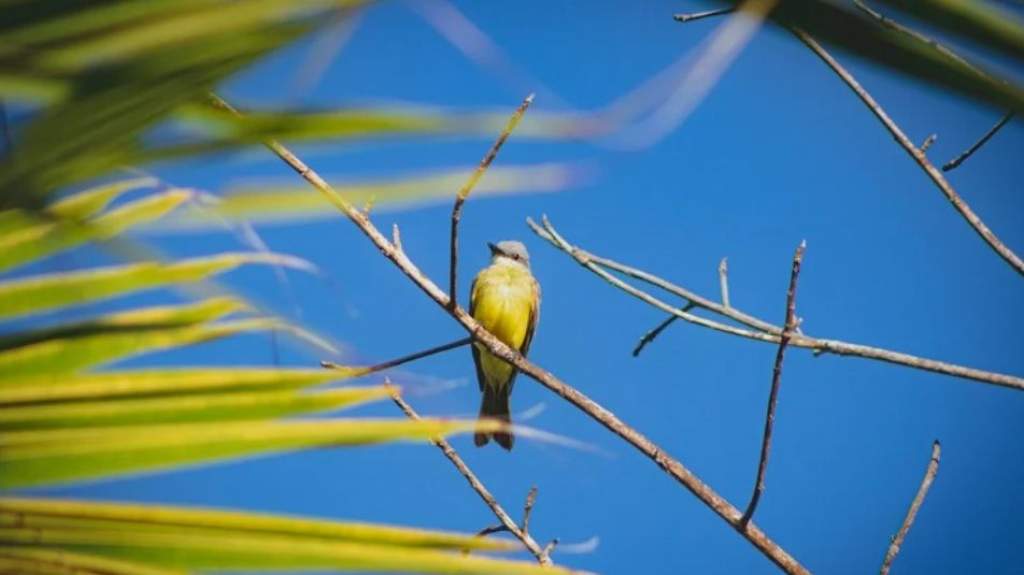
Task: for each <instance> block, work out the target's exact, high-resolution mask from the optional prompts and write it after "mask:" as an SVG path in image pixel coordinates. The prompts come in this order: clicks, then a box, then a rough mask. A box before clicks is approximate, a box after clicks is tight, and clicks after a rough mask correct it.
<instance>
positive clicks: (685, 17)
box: [672, 8, 736, 22]
mask: <svg viewBox="0 0 1024 575" xmlns="http://www.w3.org/2000/svg"><path fill="white" fill-rule="evenodd" d="M735 11H736V8H719V9H717V10H705V11H703V12H690V13H680V14H673V15H672V18H674V19H675V21H676V22H693V21H694V20H702V19H704V18H710V17H712V16H722V15H724V14H729V13H731V12H735Z"/></svg>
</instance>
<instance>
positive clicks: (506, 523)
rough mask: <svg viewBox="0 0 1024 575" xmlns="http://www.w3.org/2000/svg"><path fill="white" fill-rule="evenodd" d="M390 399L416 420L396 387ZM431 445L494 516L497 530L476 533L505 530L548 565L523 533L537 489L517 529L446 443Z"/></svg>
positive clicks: (440, 440) (546, 556)
mask: <svg viewBox="0 0 1024 575" xmlns="http://www.w3.org/2000/svg"><path fill="white" fill-rule="evenodd" d="M391 399H392V400H393V401H394V402H395V404H396V405H398V407H399V408H400V409H401V410H402V412H403V413H405V415H406V416H408V417H409V419H419V418H420V416H419V414H418V413H416V411H415V410H414V409H413V408H412V406H411V405H409V404H408V403H407V402H406V401H405V400H404V399H402V396H401V395H400V394H399V392H398V390H397V388H392V393H391ZM431 442H432V443H433V444H434V445H436V446H437V448H438V449H440V450H441V452H442V453H444V456H445V457H447V458H448V461H451V462H452V465H454V466H455V468H456V469H458V470H459V473H460V474H461V475H462V476H463V477H465V478H466V482H467V483H469V486H470V487H471V488H473V491H476V493H477V495H479V496H480V499H483V501H484V503H485V504H487V507H489V508H490V509H491V511H492V512H493V513H494V516H495V517H497V518H498V521H500V522H501V526H500V527H499V526H495V527H487V528H486V529H484V530H482V531H481V532H480V533H479V535H489V534H491V533H497V532H499V531H508V532H509V533H511V534H512V535H515V537H516V539H518V540H520V541H522V543H523V546H524V547H526V549H527V551H529V552H530V553H532V554H533V556H534V557H535V558H536V559H537V561H538V562H539V563H540V564H541V565H551V557H550V553H546V552H545V551H544V549H543V548H542V547H541V546H540V545H538V544H537V542H536V541H534V540H533V537H530V534H529V532H527V530H526V527H527V522H528V521H529V517H530V514H529V512H530V511H531V510H532V509H533V501H534V499H535V498H536V489H537V488H536V487H535V488H533V489H532V490H531V491H530V494H531V495H532V496H533V497H532V498H531V497H527V507H526V510H527V511H526V513H525V514H524V517H523V527H522V528H520V527H519V526H518V525H516V522H515V521H514V520H513V519H512V517H511V516H510V515H509V514H508V513H507V512H506V511H505V509H504V508H503V507H502V506H501V504H499V503H498V500H497V499H495V498H494V496H493V495H491V492H490V491H489V490H488V489H487V487H485V486H484V484H483V483H482V482H481V481H480V480H479V479H478V478H477V476H476V474H475V473H473V471H472V470H471V469H470V468H469V466H468V465H466V462H465V461H463V460H462V458H461V457H459V454H458V452H456V451H455V448H454V447H452V445H451V444H450V443H448V442H447V441H446V440H445V439H444V438H442V437H438V438H436V439H432V440H431Z"/></svg>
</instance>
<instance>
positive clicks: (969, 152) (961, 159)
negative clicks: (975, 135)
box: [942, 112, 1013, 172]
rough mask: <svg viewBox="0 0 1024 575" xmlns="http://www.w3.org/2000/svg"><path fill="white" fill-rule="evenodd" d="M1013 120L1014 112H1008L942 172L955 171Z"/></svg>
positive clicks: (947, 163) (947, 164)
mask: <svg viewBox="0 0 1024 575" xmlns="http://www.w3.org/2000/svg"><path fill="white" fill-rule="evenodd" d="M1011 118H1013V112H1007V113H1006V114H1005V115H1004V116H1003V117H1002V118H1000V119H999V121H998V122H996V124H995V125H994V126H992V127H991V128H989V130H988V131H987V132H985V135H984V136H982V137H981V138H980V139H979V140H978V141H977V142H974V144H973V145H972V146H971V147H970V148H967V149H966V150H964V151H963V152H962V153H961V154H960V155H959V156H957V157H955V158H953V159H952V160H950V161H948V162H946V164H945V165H943V166H942V171H943V172H948V171H950V170H953V169H955V168H956V167H957V166H959V165H960V164H962V163H964V160H966V159H967V158H970V157H971V155H972V154H974V152H977V151H978V148H980V147H982V146H984V145H985V143H986V142H988V141H989V140H990V139H991V138H992V136H994V135H995V134H996V132H998V131H999V130H1000V129H1001V128H1002V127H1003V126H1005V125H1006V123H1007V122H1009V121H1010V119H1011Z"/></svg>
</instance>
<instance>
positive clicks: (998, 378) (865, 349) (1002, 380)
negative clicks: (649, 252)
mask: <svg viewBox="0 0 1024 575" xmlns="http://www.w3.org/2000/svg"><path fill="white" fill-rule="evenodd" d="M527 223H528V224H529V226H530V227H531V229H533V231H534V233H536V234H537V235H538V236H540V237H541V238H543V239H545V240H547V241H548V242H550V243H551V244H552V245H553V246H555V247H556V248H558V249H560V250H562V251H563V252H565V253H566V254H568V255H569V256H570V257H572V258H573V259H574V260H576V262H577V263H579V264H580V265H581V266H583V267H584V268H586V269H588V270H590V271H591V272H593V273H594V274H596V275H597V276H599V277H600V278H602V279H604V280H605V281H607V282H608V283H610V284H612V285H613V286H615V287H617V288H619V289H621V290H622V291H624V292H626V293H628V294H630V295H632V296H633V297H635V298H637V299H639V300H641V301H643V302H645V303H647V304H649V305H651V306H653V307H655V308H658V309H660V310H662V311H664V312H666V313H668V314H671V315H675V316H678V317H679V318H680V319H683V320H686V321H688V322H690V323H693V324H696V325H699V326H702V327H706V328H710V329H713V330H715V331H720V332H723V333H728V334H731V335H736V336H739V337H744V338H747V339H752V340H756V341H762V342H765V343H774V344H777V343H779V339H780V336H781V334H782V328H780V327H779V326H776V325H773V324H771V323H768V322H766V321H764V320H762V319H759V318H756V317H753V316H751V315H748V314H745V313H743V312H741V311H739V310H738V309H736V308H735V307H728V308H727V307H725V306H723V305H721V304H718V303H717V302H713V301H711V300H709V299H707V298H704V297H701V296H699V295H697V294H695V293H693V292H692V291H690V290H688V289H686V288H684V287H681V286H678V285H676V284H673V283H672V282H670V281H668V280H666V279H664V278H661V277H658V276H656V275H654V274H651V273H649V272H646V271H643V270H640V269H637V268H634V267H631V266H628V265H626V264H622V263H619V262H616V261H614V260H610V259H608V258H604V257H601V256H598V255H595V254H592V253H590V252H587V251H586V250H584V249H582V248H580V247H578V246H573V245H571V244H570V243H569V242H567V241H566V240H565V239H564V238H562V237H561V236H560V235H559V234H558V232H557V231H555V229H554V227H553V226H551V224H550V222H547V221H545V227H543V228H542V227H541V226H539V225H537V224H536V223H535V222H533V221H532V220H528V221H527ZM608 270H612V271H615V272H618V273H621V274H623V275H625V276H628V277H632V278H635V279H638V280H640V281H643V282H645V283H648V284H650V285H653V286H655V287H658V288H660V289H663V290H665V291H667V292H669V293H671V294H673V295H675V296H679V297H683V298H686V299H688V300H689V301H690V302H691V303H693V304H694V306H695V307H699V308H702V309H705V310H707V311H710V312H713V313H715V314H717V315H719V316H721V317H723V318H725V319H727V320H733V321H735V322H737V323H741V324H744V325H746V326H749V327H751V328H754V329H745V328H741V327H736V326H734V325H731V324H728V323H723V322H720V321H715V320H713V319H708V318H705V317H701V316H697V315H694V314H692V313H690V312H688V311H684V310H682V309H679V308H677V307H675V306H672V305H670V304H668V303H666V302H664V301H662V300H661V299H659V298H657V297H655V296H653V295H651V294H650V293H648V292H646V291H644V290H641V289H640V288H638V287H636V286H634V285H632V284H630V283H627V282H625V281H623V280H622V279H621V278H619V277H617V276H615V275H614V274H612V273H610V272H609V271H608ZM789 345H791V346H794V347H802V348H805V349H810V350H812V351H813V352H814V353H816V354H822V353H831V354H834V355H850V356H856V357H862V358H866V359H873V360H877V361H884V362H887V363H894V364H897V365H903V366H906V367H912V368H915V369H920V370H923V371H932V372H935V373H941V374H945V375H952V376H954V377H961V378H964V379H971V380H974V381H980V382H983V383H989V384H992V385H999V386H1002V387H1009V388H1011V389H1017V390H1024V378H1021V377H1018V376H1015V375H1006V374H1002V373H994V372H991V371H984V370H980V369H975V368H972V367H964V366H962V365H956V364H953V363H947V362H944V361H938V360H934V359H927V358H923V357H917V356H913V355H910V354H906V353H900V352H897V351H890V350H887V349H882V348H878V347H870V346H866V345H860V344H856V343H848V342H844V341H838V340H834V339H822V338H815V337H811V336H808V335H806V334H804V333H795V334H794V335H793V338H792V339H791V340H790V343H789Z"/></svg>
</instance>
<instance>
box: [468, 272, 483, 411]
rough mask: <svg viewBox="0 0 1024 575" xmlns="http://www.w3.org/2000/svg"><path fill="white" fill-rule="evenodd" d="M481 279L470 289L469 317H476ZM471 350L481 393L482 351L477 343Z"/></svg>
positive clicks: (476, 278)
mask: <svg viewBox="0 0 1024 575" xmlns="http://www.w3.org/2000/svg"><path fill="white" fill-rule="evenodd" d="M479 279H480V276H479V275H478V276H477V277H475V278H473V284H472V285H470V287H469V315H471V316H473V317H476V316H475V315H474V314H475V312H476V282H477V280H479ZM469 349H471V350H473V365H475V366H476V383H477V385H478V386H479V387H480V391H483V390H484V370H483V367H482V366H481V365H480V350H479V349H477V348H476V344H475V343H470V344H469Z"/></svg>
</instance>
